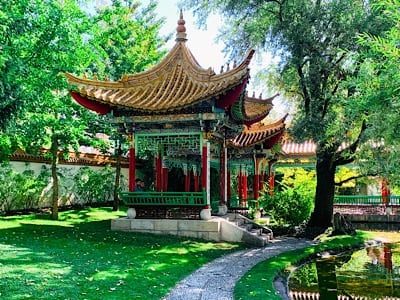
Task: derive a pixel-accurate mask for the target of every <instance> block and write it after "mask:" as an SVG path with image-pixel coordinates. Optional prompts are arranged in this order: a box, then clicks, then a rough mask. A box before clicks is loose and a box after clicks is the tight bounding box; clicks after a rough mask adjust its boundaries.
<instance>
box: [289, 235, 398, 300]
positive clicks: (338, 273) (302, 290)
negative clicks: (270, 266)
mask: <svg viewBox="0 0 400 300" xmlns="http://www.w3.org/2000/svg"><path fill="white" fill-rule="evenodd" d="M288 284H289V295H290V297H291V299H295V300H301V299H321V300H336V299H343V300H344V299H349V300H351V299H387V300H389V299H400V243H379V242H371V243H369V244H368V245H366V247H365V248H363V249H361V250H354V251H350V252H346V253H342V254H340V255H334V256H331V255H328V254H326V255H324V254H322V255H321V258H318V259H316V260H314V261H312V262H310V263H307V264H304V265H302V266H300V267H299V268H297V269H296V270H295V271H294V272H293V273H292V274H291V275H290V277H289V283H288Z"/></svg>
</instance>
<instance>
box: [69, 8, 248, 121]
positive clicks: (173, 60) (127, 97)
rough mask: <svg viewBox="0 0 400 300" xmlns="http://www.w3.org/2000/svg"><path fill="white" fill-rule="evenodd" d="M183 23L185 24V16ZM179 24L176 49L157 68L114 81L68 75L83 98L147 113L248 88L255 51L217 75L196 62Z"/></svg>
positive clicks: (182, 105) (230, 101)
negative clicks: (249, 66) (237, 88)
mask: <svg viewBox="0 0 400 300" xmlns="http://www.w3.org/2000/svg"><path fill="white" fill-rule="evenodd" d="M179 21H181V22H182V21H183V20H182V15H181V19H180V20H179ZM178 24H179V26H181V27H179V26H178V33H177V39H176V43H175V46H174V47H173V48H172V49H171V51H170V52H169V53H168V54H167V55H166V57H165V58H164V59H163V60H162V61H161V62H160V63H158V64H157V65H156V66H154V67H153V68H151V69H149V70H147V71H144V72H141V73H137V74H130V75H124V76H122V78H121V79H120V80H118V81H114V82H113V81H108V80H98V79H97V78H94V79H87V78H80V77H77V76H75V75H73V74H70V73H67V74H66V77H67V79H68V82H69V83H70V84H72V85H75V86H77V88H78V93H79V95H80V96H81V97H83V98H86V99H89V100H92V101H94V102H100V103H103V104H108V105H110V106H111V107H122V108H127V109H129V110H134V111H138V112H146V113H157V112H168V111H174V110H180V109H183V108H186V107H189V106H193V105H196V104H200V103H202V102H204V101H207V100H210V99H216V101H217V102H218V99H220V98H224V97H229V95H228V93H227V92H228V91H229V90H233V89H234V88H235V87H239V86H240V88H244V87H245V85H246V83H247V79H248V76H249V68H248V65H249V63H250V60H251V58H252V56H253V53H254V50H252V51H250V52H249V53H248V55H247V56H246V58H245V59H244V60H243V62H242V63H241V64H239V65H237V66H234V67H233V68H232V69H230V70H228V71H226V72H222V73H221V74H215V72H214V71H213V70H212V69H211V68H208V69H203V68H202V67H201V66H200V65H199V63H198V62H197V61H196V59H195V58H194V56H193V54H192V53H191V51H190V50H189V48H188V47H187V45H186V38H185V37H186V34H185V28H184V27H183V29H182V26H183V25H182V24H181V23H179V22H178ZM183 24H184V23H183ZM179 30H180V31H179ZM182 36H183V38H182ZM234 100H236V99H234ZM223 101H224V105H226V103H232V102H233V100H232V99H229V100H227V99H224V100H223Z"/></svg>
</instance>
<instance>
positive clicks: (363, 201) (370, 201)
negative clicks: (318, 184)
mask: <svg viewBox="0 0 400 300" xmlns="http://www.w3.org/2000/svg"><path fill="white" fill-rule="evenodd" d="M333 204H334V205H336V204H337V205H382V204H388V205H400V196H388V197H386V198H383V197H382V196H373V195H351V196H347V195H346V196H335V198H334V200H333Z"/></svg>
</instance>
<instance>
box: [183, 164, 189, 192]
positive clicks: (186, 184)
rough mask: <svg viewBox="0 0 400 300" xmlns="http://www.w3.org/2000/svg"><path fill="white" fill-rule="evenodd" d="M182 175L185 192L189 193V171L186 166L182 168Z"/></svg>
mask: <svg viewBox="0 0 400 300" xmlns="http://www.w3.org/2000/svg"><path fill="white" fill-rule="evenodd" d="M183 174H184V175H185V192H189V191H190V171H189V168H188V167H187V166H186V165H185V166H184V167H183Z"/></svg>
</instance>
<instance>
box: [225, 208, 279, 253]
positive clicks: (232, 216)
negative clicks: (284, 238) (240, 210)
mask: <svg viewBox="0 0 400 300" xmlns="http://www.w3.org/2000/svg"><path fill="white" fill-rule="evenodd" d="M222 218H224V219H225V220H226V221H228V222H229V223H230V224H231V225H232V226H235V227H236V228H237V229H238V230H240V231H242V233H243V237H242V239H243V241H244V242H246V243H248V244H253V245H255V246H265V245H266V244H267V243H268V242H269V241H271V240H272V239H273V232H272V230H271V229H270V228H268V227H266V226H263V225H260V224H257V223H256V222H254V221H253V220H251V219H249V218H246V217H244V216H243V215H241V214H237V213H228V214H227V215H225V216H223V217H222Z"/></svg>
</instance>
